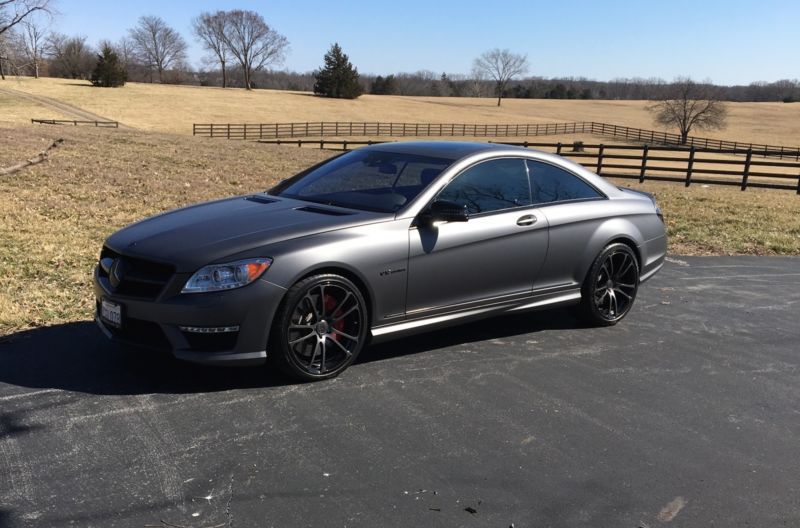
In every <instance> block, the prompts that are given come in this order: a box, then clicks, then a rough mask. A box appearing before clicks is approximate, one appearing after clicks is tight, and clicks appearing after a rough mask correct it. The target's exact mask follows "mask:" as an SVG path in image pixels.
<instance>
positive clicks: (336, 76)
mask: <svg viewBox="0 0 800 528" xmlns="http://www.w3.org/2000/svg"><path fill="white" fill-rule="evenodd" d="M314 79H315V80H316V82H315V83H314V93H315V94H318V95H322V96H325V97H335V98H337V99H355V98H356V97H358V96H359V95H361V93H362V92H363V88H362V87H361V83H360V82H359V80H358V70H357V69H356V68H354V67H353V65H352V64H350V59H349V58H348V57H347V55H345V54H344V52H342V48H341V46H339V44H334V45H333V46H331V49H330V50H329V51H328V53H326V54H325V66H324V67H323V68H322V69H321V70H318V71H315V72H314Z"/></svg>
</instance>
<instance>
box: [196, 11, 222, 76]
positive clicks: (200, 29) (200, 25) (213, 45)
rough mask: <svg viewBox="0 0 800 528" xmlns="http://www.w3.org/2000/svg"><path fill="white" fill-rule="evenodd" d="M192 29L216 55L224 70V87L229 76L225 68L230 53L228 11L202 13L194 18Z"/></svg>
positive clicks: (205, 46)
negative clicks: (227, 35)
mask: <svg viewBox="0 0 800 528" xmlns="http://www.w3.org/2000/svg"><path fill="white" fill-rule="evenodd" d="M192 30H193V31H194V34H195V36H196V37H197V39H198V40H199V41H200V42H201V43H202V44H203V47H204V48H205V49H206V50H207V51H208V52H209V53H211V54H213V55H214V56H215V57H216V59H217V62H219V66H220V69H221V70H222V87H223V88H225V87H227V85H228V76H227V72H226V70H225V64H226V63H227V61H228V53H229V52H228V46H227V45H226V44H225V40H226V39H225V34H226V32H227V31H228V16H227V13H225V11H217V12H216V13H200V16H198V17H197V18H195V19H194V20H192Z"/></svg>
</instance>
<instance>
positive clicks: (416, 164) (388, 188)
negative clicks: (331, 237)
mask: <svg viewBox="0 0 800 528" xmlns="http://www.w3.org/2000/svg"><path fill="white" fill-rule="evenodd" d="M451 163H452V161H451V160H447V159H441V158H431V157H427V156H416V155H413V154H403V153H399V152H380V151H375V150H354V151H353V152H349V153H347V154H345V155H343V156H339V157H338V158H334V159H332V160H331V161H329V162H327V163H324V164H323V165H320V166H319V167H316V168H315V169H312V170H311V171H310V172H308V173H301V174H300V175H298V176H295V177H294V178H291V179H289V180H287V181H285V182H282V183H280V184H278V185H277V186H276V187H274V188H273V189H271V190H270V194H273V195H277V196H285V197H287V198H296V199H300V200H305V201H309V202H318V203H327V204H331V205H340V206H343V207H352V208H355V209H366V210H371V211H381V212H393V211H396V210H398V209H400V208H401V207H402V206H404V205H405V204H406V203H408V202H409V201H411V200H412V199H413V198H414V197H416V196H417V194H419V192H420V191H421V190H422V189H423V188H425V187H426V186H427V185H428V184H429V183H430V182H431V180H432V179H433V178H435V177H436V176H437V175H438V174H439V173H440V172H441V171H442V170H444V169H445V168H447V166H448V165H450V164H451Z"/></svg>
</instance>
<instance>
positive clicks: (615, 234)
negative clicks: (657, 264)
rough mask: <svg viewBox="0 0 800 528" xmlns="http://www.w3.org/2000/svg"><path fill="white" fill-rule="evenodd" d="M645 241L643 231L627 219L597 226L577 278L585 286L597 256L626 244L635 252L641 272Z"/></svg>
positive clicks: (582, 259) (581, 262)
mask: <svg viewBox="0 0 800 528" xmlns="http://www.w3.org/2000/svg"><path fill="white" fill-rule="evenodd" d="M643 241H644V237H643V236H642V233H641V231H640V230H639V229H638V228H637V227H636V225H635V224H634V223H633V222H630V221H629V220H627V219H625V218H613V219H609V220H607V221H605V222H603V223H601V224H600V225H598V226H597V228H596V229H595V231H594V233H593V235H592V236H591V238H590V242H589V243H588V244H587V245H586V249H585V251H584V253H583V255H582V257H581V259H580V261H579V262H580V264H579V266H580V272H579V273H578V274H577V277H576V278H577V279H579V280H580V283H581V284H583V281H584V280H585V279H586V275H587V274H588V273H589V271H590V270H591V268H592V264H593V263H594V260H595V259H596V258H597V256H598V255H599V254H600V253H601V252H602V251H603V250H604V249H605V248H606V247H608V246H609V245H611V244H615V243H621V244H625V245H626V246H628V247H629V248H630V249H631V251H633V254H634V256H635V257H636V263H637V264H638V266H639V270H640V272H641V269H642V254H641V248H640V246H641V243H642V242H643Z"/></svg>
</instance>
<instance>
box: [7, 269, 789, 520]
mask: <svg viewBox="0 0 800 528" xmlns="http://www.w3.org/2000/svg"><path fill="white" fill-rule="evenodd" d="M799 340H800V259H798V258H759V257H752V258H749V257H710V258H688V257H680V258H677V257H676V258H672V259H670V262H669V263H668V265H667V266H666V267H665V269H664V270H663V271H662V272H661V273H660V274H659V275H657V276H656V277H655V278H654V279H653V280H652V281H650V282H649V283H647V284H646V285H644V286H643V288H642V289H641V290H640V295H639V299H638V300H637V305H636V306H635V307H634V309H633V312H632V313H631V314H630V316H629V317H628V318H627V319H626V320H625V321H624V322H623V323H621V324H620V325H619V326H617V327H614V328H607V329H592V328H581V327H579V326H578V325H577V323H576V321H575V320H574V319H573V318H572V317H571V316H570V315H569V314H568V312H567V311H563V310H557V311H552V312H540V313H537V314H524V315H516V316H512V317H506V318H500V319H492V320H490V321H487V322H484V323H478V324H471V325H468V326H462V327H456V328H452V329H448V330H443V331H439V332H435V333H432V334H427V335H422V336H417V337H414V338H409V339H405V340H402V341H396V342H392V343H389V344H385V345H380V346H375V347H373V348H371V349H368V350H367V351H365V353H364V355H363V356H362V359H361V361H360V362H359V363H358V364H356V365H354V366H353V367H351V368H350V369H349V370H348V371H346V372H345V373H344V374H343V375H342V376H341V377H340V378H338V379H336V380H332V381H329V382H322V383H315V384H287V383H286V382H285V381H284V380H282V379H281V378H280V377H278V376H275V375H269V374H267V373H266V372H264V371H263V370H260V369H249V370H241V369H239V370H235V369H234V370H230V369H212V368H203V367H197V366H192V365H185V364H180V363H177V362H174V361H171V360H169V359H167V358H163V357H160V356H157V355H153V354H150V353H142V352H139V351H120V350H117V349H115V348H114V347H113V346H111V345H109V344H108V343H107V342H106V341H105V339H104V338H103V337H102V336H101V334H100V332H99V331H98V330H96V328H95V327H94V325H93V324H92V323H90V322H85V323H76V324H70V325H64V326H59V327H53V328H45V329H39V330H35V331H31V332H26V333H22V334H18V335H15V336H12V337H11V339H10V340H8V341H7V342H4V343H0V526H2V527H10V526H14V527H17V526H19V527H22V526H66V525H69V524H70V523H74V524H75V525H76V526H98V527H110V526H124V527H132V526H136V527H143V526H173V527H174V526H178V527H212V526H218V527H221V526H238V527H247V526H275V527H294V526H326V527H328V526H446V527H452V526H496V527H503V528H507V527H509V526H511V525H512V524H513V526H515V527H518V528H519V527H526V526H535V527H546V526H570V527H575V526H586V527H592V528H596V527H603V526H606V527H614V528H640V527H650V528H654V527H656V526H682V527H685V526H698V527H708V526H720V527H726V528H727V527H731V526H757V527H765V526H798V525H800V369H798V366H800V344H798V341H799Z"/></svg>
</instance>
